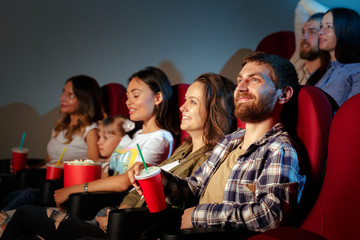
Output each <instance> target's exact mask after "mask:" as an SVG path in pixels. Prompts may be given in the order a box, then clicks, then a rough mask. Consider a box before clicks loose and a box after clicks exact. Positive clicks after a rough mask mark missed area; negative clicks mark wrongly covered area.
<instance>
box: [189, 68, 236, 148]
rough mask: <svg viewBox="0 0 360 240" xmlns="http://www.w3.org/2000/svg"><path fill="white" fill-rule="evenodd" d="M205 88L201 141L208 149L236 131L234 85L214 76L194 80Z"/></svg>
mask: <svg viewBox="0 0 360 240" xmlns="http://www.w3.org/2000/svg"><path fill="white" fill-rule="evenodd" d="M195 82H201V83H203V84H204V88H205V104H206V105H205V109H206V113H207V116H206V119H205V122H204V127H203V130H204V134H203V141H204V143H205V145H206V146H208V147H209V148H214V147H215V145H216V144H217V143H218V142H219V141H220V140H221V139H222V138H223V137H224V136H225V135H226V134H229V133H231V132H233V131H235V130H236V124H237V121H236V117H235V115H234V109H235V106H234V90H235V87H236V86H235V83H234V82H232V81H231V80H229V79H227V78H225V77H223V76H221V75H218V74H215V73H204V74H201V75H200V76H198V77H197V78H196V79H195Z"/></svg>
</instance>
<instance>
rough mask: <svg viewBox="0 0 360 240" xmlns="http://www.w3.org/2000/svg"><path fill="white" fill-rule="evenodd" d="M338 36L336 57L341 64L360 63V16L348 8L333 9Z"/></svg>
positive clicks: (331, 10)
mask: <svg viewBox="0 0 360 240" xmlns="http://www.w3.org/2000/svg"><path fill="white" fill-rule="evenodd" d="M327 12H331V13H332V16H333V21H334V31H335V36H336V46H335V57H336V60H338V61H339V62H341V63H355V62H360V16H359V14H358V13H357V12H355V11H354V10H352V9H348V8H332V9H330V10H329V11H327Z"/></svg>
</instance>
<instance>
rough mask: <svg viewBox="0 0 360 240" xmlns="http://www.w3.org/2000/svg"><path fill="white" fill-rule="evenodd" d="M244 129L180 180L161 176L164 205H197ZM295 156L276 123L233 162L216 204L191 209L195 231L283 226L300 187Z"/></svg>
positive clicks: (296, 198) (229, 138) (256, 229)
mask: <svg viewBox="0 0 360 240" xmlns="http://www.w3.org/2000/svg"><path fill="white" fill-rule="evenodd" d="M244 134H245V130H244V129H239V130H238V131H236V132H234V133H232V134H230V135H227V136H225V137H224V138H223V139H222V140H221V141H220V142H219V143H218V144H217V146H216V147H215V148H214V150H213V152H212V154H211V156H210V157H209V159H208V160H207V161H206V162H205V163H204V164H203V165H202V166H201V167H200V168H199V169H198V170H197V171H196V172H195V173H194V175H193V176H191V177H188V178H186V179H181V178H178V177H174V176H172V175H170V174H169V173H166V172H163V184H164V190H165V194H166V198H167V201H168V202H170V203H171V204H173V205H177V206H180V207H182V208H188V207H192V206H195V205H197V204H198V201H199V199H200V197H201V196H202V195H203V193H204V190H205V188H206V187H207V185H208V182H209V181H210V180H211V177H212V176H213V174H214V172H216V170H217V169H218V167H219V166H220V164H221V162H223V161H224V159H225V158H226V157H227V156H228V154H229V153H230V152H231V151H232V150H234V149H235V148H236V147H237V146H239V144H240V143H241V142H242V141H243V137H244ZM305 179H306V177H305V176H304V175H302V174H301V173H300V167H299V162H298V154H297V152H296V149H295V144H294V142H293V141H292V140H291V139H290V137H289V135H288V133H287V132H284V127H283V125H282V124H281V123H278V124H276V125H275V126H274V127H273V128H272V129H271V130H270V131H268V132H267V133H266V134H265V135H264V136H263V137H262V138H260V139H258V140H257V141H256V142H255V143H253V144H252V145H251V146H250V147H249V148H248V149H247V150H246V151H245V153H244V154H243V155H240V156H239V157H238V159H237V162H236V163H235V165H234V167H233V169H232V171H231V173H230V175H229V178H228V181H227V183H226V186H225V189H219V191H224V196H223V201H222V203H221V204H218V203H209V204H201V205H197V206H196V207H195V209H194V211H193V214H192V222H193V225H194V226H195V227H225V226H228V227H233V228H244V229H247V230H251V231H266V230H268V229H272V228H275V227H278V226H281V225H284V224H286V222H287V221H288V220H289V216H290V214H291V211H292V210H294V207H296V205H297V203H298V201H299V200H300V197H301V193H302V190H303V187H304V184H305Z"/></svg>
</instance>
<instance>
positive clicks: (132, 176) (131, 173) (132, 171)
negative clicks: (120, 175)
mask: <svg viewBox="0 0 360 240" xmlns="http://www.w3.org/2000/svg"><path fill="white" fill-rule="evenodd" d="M144 168H145V167H144V164H143V163H141V162H137V163H135V164H134V165H133V166H132V168H130V169H129V171H128V176H129V179H130V182H131V184H132V185H133V186H134V188H135V189H136V191H137V192H138V193H139V194H140V195H142V190H141V187H140V185H139V183H138V182H137V181H136V180H135V175H139V173H140V171H141V170H142V169H144Z"/></svg>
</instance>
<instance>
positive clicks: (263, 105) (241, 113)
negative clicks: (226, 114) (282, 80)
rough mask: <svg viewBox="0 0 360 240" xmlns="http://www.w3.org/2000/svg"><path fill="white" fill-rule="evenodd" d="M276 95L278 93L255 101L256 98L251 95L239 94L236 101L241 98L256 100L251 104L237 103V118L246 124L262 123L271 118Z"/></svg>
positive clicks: (271, 93) (272, 93) (274, 92)
mask: <svg viewBox="0 0 360 240" xmlns="http://www.w3.org/2000/svg"><path fill="white" fill-rule="evenodd" d="M275 95H276V91H272V92H270V93H268V94H267V95H265V96H263V97H261V98H259V99H255V96H254V95H252V94H251V93H238V94H237V96H236V99H238V98H239V96H241V97H249V98H252V99H255V100H254V101H252V102H250V103H249V102H245V103H239V102H237V101H236V103H235V116H236V117H237V118H239V119H240V120H241V121H242V122H245V123H246V122H248V123H257V122H262V121H263V120H265V119H267V118H268V117H269V113H270V112H271V111H272V110H273V107H274V97H275Z"/></svg>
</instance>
